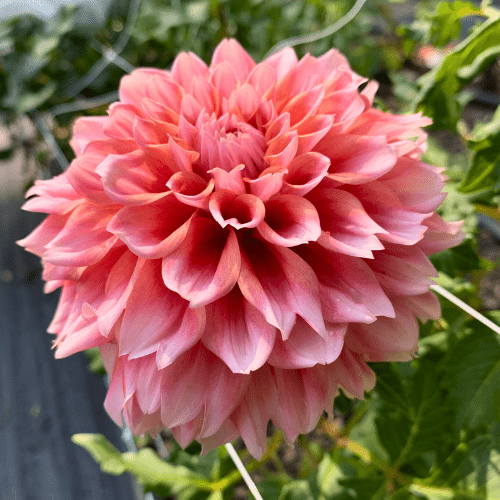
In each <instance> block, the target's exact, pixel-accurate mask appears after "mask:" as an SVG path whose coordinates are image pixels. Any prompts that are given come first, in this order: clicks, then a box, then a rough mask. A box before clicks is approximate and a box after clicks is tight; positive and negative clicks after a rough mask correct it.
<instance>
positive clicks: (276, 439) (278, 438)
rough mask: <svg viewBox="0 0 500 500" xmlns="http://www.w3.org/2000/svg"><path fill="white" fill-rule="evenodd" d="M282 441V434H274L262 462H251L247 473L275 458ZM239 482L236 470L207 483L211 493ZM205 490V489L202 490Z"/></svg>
mask: <svg viewBox="0 0 500 500" xmlns="http://www.w3.org/2000/svg"><path fill="white" fill-rule="evenodd" d="M282 441H283V434H282V433H281V432H280V431H277V432H275V434H274V436H273V437H272V438H271V441H270V442H269V446H268V448H267V452H266V454H265V455H264V456H263V457H262V460H260V461H259V460H255V459H254V460H252V461H251V462H250V463H249V464H248V465H247V466H246V469H247V471H248V472H252V471H254V470H255V469H257V468H258V467H260V466H261V465H262V464H263V463H264V462H266V461H267V460H269V459H270V458H272V457H273V456H276V452H277V451H278V448H279V447H280V445H281V442H282ZM240 480H241V474H240V472H239V471H238V470H234V471H233V472H230V473H229V474H227V476H224V477H223V478H222V479H220V480H219V481H217V482H215V483H209V484H210V488H209V489H210V490H211V491H223V490H225V489H226V488H228V487H229V486H231V485H232V484H234V483H237V482H238V481H240ZM202 489H206V488H202Z"/></svg>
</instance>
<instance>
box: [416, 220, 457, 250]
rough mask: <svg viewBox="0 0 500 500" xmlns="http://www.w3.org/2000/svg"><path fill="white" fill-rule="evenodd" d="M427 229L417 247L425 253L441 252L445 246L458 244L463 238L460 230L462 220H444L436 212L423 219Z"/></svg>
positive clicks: (449, 246)
mask: <svg viewBox="0 0 500 500" xmlns="http://www.w3.org/2000/svg"><path fill="white" fill-rule="evenodd" d="M423 224H424V226H425V227H427V228H428V229H427V231H426V232H425V233H424V238H423V240H421V241H419V242H418V247H419V248H420V249H421V250H423V252H424V253H425V254H426V255H430V254H433V253H436V252H441V251H442V250H446V249H447V248H451V247H454V246H457V245H459V244H460V243H462V241H463V240H464V238H465V234H464V233H463V232H462V231H461V228H462V226H463V221H462V222H446V221H444V220H443V219H442V218H441V217H440V216H439V215H438V214H432V215H431V216H430V217H428V218H426V219H425V220H424V221H423Z"/></svg>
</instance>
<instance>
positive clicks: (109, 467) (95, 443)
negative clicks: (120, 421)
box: [71, 434, 126, 476]
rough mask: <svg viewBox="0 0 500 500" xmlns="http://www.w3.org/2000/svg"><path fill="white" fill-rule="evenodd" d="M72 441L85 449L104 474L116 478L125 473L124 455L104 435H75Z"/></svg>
mask: <svg viewBox="0 0 500 500" xmlns="http://www.w3.org/2000/svg"><path fill="white" fill-rule="evenodd" d="M71 441H73V443H75V444H77V445H78V446H81V447H83V448H85V449H86V450H87V451H88V452H89V453H90V454H91V455H92V458H93V459H94V460H95V461H96V462H97V463H98V464H99V465H100V466H101V470H102V471H103V472H106V473H107V474H112V475H114V476H119V475H120V474H123V473H124V472H125V470H126V466H125V464H124V463H123V459H122V454H121V453H120V452H119V451H118V450H117V449H116V448H115V447H114V446H113V445H112V444H111V443H110V442H109V441H108V440H107V439H106V438H105V437H104V436H103V435H102V434H74V435H73V436H72V437H71Z"/></svg>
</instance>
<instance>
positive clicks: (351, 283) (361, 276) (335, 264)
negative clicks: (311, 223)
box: [297, 243, 394, 321]
mask: <svg viewBox="0 0 500 500" xmlns="http://www.w3.org/2000/svg"><path fill="white" fill-rule="evenodd" d="M297 253H298V254H299V255H300V256H301V257H302V258H303V259H304V260H305V261H306V262H307V263H308V264H309V265H310V266H311V267H312V268H313V269H314V272H315V274H316V276H317V279H318V280H319V283H320V284H322V285H324V286H326V287H332V288H336V289H338V290H340V291H342V292H344V293H346V294H348V295H349V296H350V297H351V298H352V300H354V301H355V302H356V303H358V304H363V305H364V306H365V307H366V308H367V309H368V311H369V312H370V313H371V314H373V315H374V316H389V317H394V309H393V307H392V304H391V301H390V300H389V298H388V297H387V295H386V294H385V293H384V291H383V290H382V288H381V286H380V284H379V282H378V280H377V277H376V276H375V273H374V272H373V271H372V270H371V269H370V267H369V266H368V264H366V263H365V262H364V261H363V260H361V259H358V258H355V257H350V256H348V255H342V254H340V253H335V252H330V251H328V250H327V249H325V248H322V247H321V246H319V245H318V244H314V243H309V245H307V247H300V248H299V249H297ZM332 321H333V320H332Z"/></svg>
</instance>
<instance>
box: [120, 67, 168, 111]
mask: <svg viewBox="0 0 500 500" xmlns="http://www.w3.org/2000/svg"><path fill="white" fill-rule="evenodd" d="M156 78H161V79H162V80H163V79H168V78H169V74H168V71H164V70H161V69H155V68H139V69H136V70H134V71H132V73H130V75H125V76H124V77H123V78H122V79H121V80H120V87H119V90H118V92H119V96H120V102H122V103H124V104H131V105H133V106H136V107H140V105H141V100H142V98H143V97H147V88H148V83H149V81H150V80H151V79H156Z"/></svg>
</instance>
